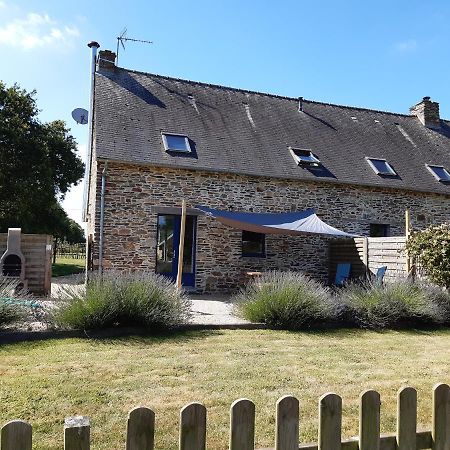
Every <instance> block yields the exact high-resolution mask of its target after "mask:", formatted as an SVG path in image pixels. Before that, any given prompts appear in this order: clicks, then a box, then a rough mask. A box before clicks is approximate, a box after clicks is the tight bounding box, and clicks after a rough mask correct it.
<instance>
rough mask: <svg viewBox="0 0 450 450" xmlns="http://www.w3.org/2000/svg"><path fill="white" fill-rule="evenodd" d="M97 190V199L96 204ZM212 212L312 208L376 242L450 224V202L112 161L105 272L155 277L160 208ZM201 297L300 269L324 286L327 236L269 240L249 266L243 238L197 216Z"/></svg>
mask: <svg viewBox="0 0 450 450" xmlns="http://www.w3.org/2000/svg"><path fill="white" fill-rule="evenodd" d="M104 164H105V163H103V162H97V163H94V166H95V165H96V167H93V172H92V173H93V174H95V175H96V178H94V183H95V180H96V186H95V185H94V183H93V185H92V192H91V196H90V205H89V212H90V214H89V223H88V234H91V235H92V237H93V241H94V247H93V254H94V256H93V258H94V268H95V267H96V265H98V241H99V217H100V207H99V205H100V192H101V174H102V170H103V167H104ZM94 189H95V193H96V195H95V196H94V195H93V194H94ZM183 198H184V199H185V200H186V202H187V206H188V208H193V207H195V206H196V205H205V206H208V207H211V208H217V209H230V210H240V211H249V212H271V213H278V212H287V211H297V210H304V209H307V208H314V209H315V210H316V213H317V214H318V215H319V217H320V218H321V219H323V220H324V221H325V222H327V223H328V224H330V225H332V226H334V227H337V228H340V229H343V230H345V231H347V232H351V233H355V234H359V235H368V234H369V228H370V224H371V223H381V224H389V225H390V234H391V235H393V236H399V235H403V234H404V233H405V222H404V216H405V210H406V208H409V209H410V211H411V221H412V226H413V228H414V229H421V228H424V227H425V226H427V225H429V224H430V223H442V222H444V221H449V220H450V204H449V199H450V196H444V195H438V194H432V193H423V192H410V191H401V190H392V189H381V188H371V187H362V186H352V185H344V184H334V183H333V184H332V183H324V182H322V183H318V182H317V183H314V182H306V181H305V182H304V181H298V180H282V179H274V178H268V177H252V176H245V175H237V174H229V173H210V172H206V171H193V170H187V169H168V168H160V167H150V166H142V165H131V164H122V163H116V162H111V161H110V162H109V163H108V167H107V170H106V192H105V211H104V213H105V221H104V222H105V223H104V251H103V264H104V269H105V270H108V269H116V270H128V269H135V270H150V271H154V270H155V266H156V240H157V220H158V214H157V213H156V212H155V211H154V207H179V206H180V205H181V200H182V199H183ZM196 239H197V240H196V275H195V280H196V289H197V290H198V291H200V292H209V293H212V292H232V291H235V290H237V289H239V287H240V286H241V285H242V283H243V280H244V276H245V275H244V274H245V272H247V271H266V270H294V271H302V272H304V273H307V274H309V275H311V276H313V277H315V278H317V279H319V280H321V281H323V282H327V281H328V280H327V277H328V240H329V238H327V237H322V236H317V235H315V236H282V235H267V236H266V257H264V258H259V257H242V254H241V242H242V241H241V240H242V232H241V231H239V230H236V229H233V228H230V227H226V226H225V225H222V224H221V223H219V222H218V221H216V220H214V219H212V218H209V217H207V216H204V215H199V216H198V217H197V238H196Z"/></svg>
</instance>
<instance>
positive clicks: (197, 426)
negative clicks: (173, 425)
mask: <svg viewBox="0 0 450 450" xmlns="http://www.w3.org/2000/svg"><path fill="white" fill-rule="evenodd" d="M205 448H206V408H205V407H204V406H203V405H202V404H201V403H190V404H189V405H186V406H185V407H184V408H183V409H182V410H181V413H180V450H205Z"/></svg>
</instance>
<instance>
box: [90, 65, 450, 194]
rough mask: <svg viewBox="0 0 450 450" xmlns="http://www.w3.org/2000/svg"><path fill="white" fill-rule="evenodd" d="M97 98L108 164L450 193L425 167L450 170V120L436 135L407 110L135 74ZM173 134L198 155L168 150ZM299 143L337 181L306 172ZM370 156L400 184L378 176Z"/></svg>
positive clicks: (100, 82) (100, 152) (119, 73)
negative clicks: (296, 156) (385, 164)
mask: <svg viewBox="0 0 450 450" xmlns="http://www.w3.org/2000/svg"><path fill="white" fill-rule="evenodd" d="M95 95H96V99H95V136H96V140H95V146H96V154H97V157H98V158H100V159H111V160H118V161H125V162H130V163H138V164H150V165H162V166H169V167H181V168H189V169H204V170H211V171H225V172H231V173H242V174H249V175H257V176H269V177H279V178H287V179H302V180H311V181H322V182H323V181H325V182H338V183H350V184H358V185H361V184H362V185H369V186H379V187H392V188H399V189H410V190H419V191H431V192H436V193H444V194H450V186H449V185H446V184H442V183H439V182H438V181H436V180H435V178H434V177H433V176H432V175H431V174H430V173H429V171H428V170H426V168H425V164H426V163H430V164H436V165H443V166H446V167H447V168H450V124H449V122H447V121H442V127H441V129H439V130H432V129H428V128H426V127H424V126H423V125H422V124H421V123H420V122H419V120H418V119H417V118H415V117H412V116H409V115H405V114H396V113H389V112H384V111H375V110H369V109H363V108H356V107H349V106H341V105H332V104H327V103H320V102H315V101H310V100H303V112H300V111H298V100H297V99H295V98H288V97H281V96H276V95H270V94H263V93H257V92H250V91H245V90H240V89H234V88H227V87H223V86H214V85H209V84H205V83H198V82H193V81H187V80H180V79H175V78H169V77H164V76H160V75H152V74H144V73H139V72H133V71H130V70H125V69H117V70H116V71H114V72H102V73H97V74H96V85H95ZM246 105H248V106H246ZM352 117H355V118H356V120H355V119H352ZM163 131H166V132H174V133H179V134H186V135H187V136H188V137H189V138H190V139H191V141H192V142H193V144H194V148H195V151H194V152H193V154H191V155H174V154H169V153H167V152H165V151H164V147H163V143H162V139H161V132H163ZM289 146H292V147H300V148H306V149H311V150H312V151H313V153H314V154H316V155H317V156H318V157H319V158H320V160H321V161H322V163H323V164H324V166H325V168H326V169H327V170H328V171H329V173H328V175H330V174H332V176H327V177H318V176H317V174H316V175H315V174H314V173H312V171H309V170H308V169H305V168H301V167H298V166H297V165H296V164H295V162H294V160H293V158H292V156H291V155H290V153H289V151H288V147H289ZM367 156H368V157H375V158H385V159H386V160H388V161H389V162H390V164H391V165H392V166H393V167H394V169H395V170H396V171H397V173H398V175H399V176H398V178H382V177H380V176H378V175H376V174H375V173H374V172H373V171H372V169H371V168H370V167H369V165H368V163H367V161H366V160H365V157H367ZM322 175H323V174H322Z"/></svg>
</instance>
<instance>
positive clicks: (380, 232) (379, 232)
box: [370, 223, 390, 237]
mask: <svg viewBox="0 0 450 450" xmlns="http://www.w3.org/2000/svg"><path fill="white" fill-rule="evenodd" d="M389 228H390V226H389V225H388V224H384V223H371V224H370V237H387V236H389Z"/></svg>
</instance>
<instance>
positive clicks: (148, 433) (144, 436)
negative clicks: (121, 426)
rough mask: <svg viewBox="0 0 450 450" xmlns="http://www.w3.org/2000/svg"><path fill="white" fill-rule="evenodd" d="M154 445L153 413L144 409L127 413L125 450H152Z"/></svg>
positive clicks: (136, 409)
mask: <svg viewBox="0 0 450 450" xmlns="http://www.w3.org/2000/svg"><path fill="white" fill-rule="evenodd" d="M154 444H155V413H154V412H153V411H152V410H151V409H149V408H144V407H138V408H134V409H132V410H131V411H130V412H129V413H128V424H127V446H126V450H153V448H154Z"/></svg>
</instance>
